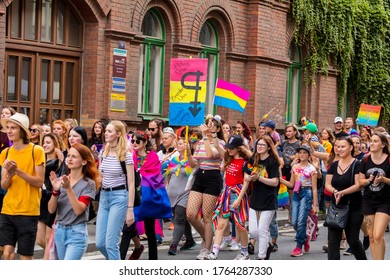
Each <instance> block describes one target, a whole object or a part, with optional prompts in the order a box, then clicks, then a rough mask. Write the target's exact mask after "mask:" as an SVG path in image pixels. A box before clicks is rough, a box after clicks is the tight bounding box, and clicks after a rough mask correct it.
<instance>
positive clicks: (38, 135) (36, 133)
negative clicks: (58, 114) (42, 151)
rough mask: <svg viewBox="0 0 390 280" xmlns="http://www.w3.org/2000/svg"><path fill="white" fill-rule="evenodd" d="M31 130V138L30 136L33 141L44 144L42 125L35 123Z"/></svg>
mask: <svg viewBox="0 0 390 280" xmlns="http://www.w3.org/2000/svg"><path fill="white" fill-rule="evenodd" d="M29 130H30V133H31V138H30V141H31V143H33V144H35V145H40V146H42V138H43V132H42V126H41V125H40V124H36V123H35V124H33V125H32V126H31V128H30V129H29Z"/></svg>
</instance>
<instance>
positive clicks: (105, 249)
mask: <svg viewBox="0 0 390 280" xmlns="http://www.w3.org/2000/svg"><path fill="white" fill-rule="evenodd" d="M127 203H128V192H127V190H125V189H124V190H115V191H104V190H102V191H101V192H100V201H99V210H98V214H97V218H96V248H98V250H99V251H100V252H101V253H102V254H103V256H104V257H105V258H106V259H108V260H120V259H121V256H120V252H119V242H120V237H121V232H122V229H123V224H124V223H125V219H126V212H127Z"/></svg>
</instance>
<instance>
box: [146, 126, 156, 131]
mask: <svg viewBox="0 0 390 280" xmlns="http://www.w3.org/2000/svg"><path fill="white" fill-rule="evenodd" d="M148 130H149V131H155V130H156V128H155V127H148Z"/></svg>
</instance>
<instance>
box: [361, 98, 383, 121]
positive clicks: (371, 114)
mask: <svg viewBox="0 0 390 280" xmlns="http://www.w3.org/2000/svg"><path fill="white" fill-rule="evenodd" d="M381 109H382V106H380V105H368V104H363V103H362V104H360V109H359V113H358V119H357V122H356V123H357V124H361V125H369V126H377V125H378V120H379V116H380V114H381Z"/></svg>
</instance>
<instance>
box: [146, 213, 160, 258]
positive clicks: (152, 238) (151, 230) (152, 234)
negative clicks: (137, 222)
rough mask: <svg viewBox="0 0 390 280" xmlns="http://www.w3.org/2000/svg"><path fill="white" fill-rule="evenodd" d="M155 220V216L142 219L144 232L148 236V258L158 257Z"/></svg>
mask: <svg viewBox="0 0 390 280" xmlns="http://www.w3.org/2000/svg"><path fill="white" fill-rule="evenodd" d="M155 221H156V218H145V219H144V226H145V234H146V236H147V237H148V247H149V260H157V259H158V254H157V239H156V230H155Z"/></svg>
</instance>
